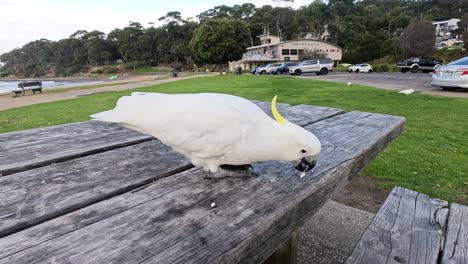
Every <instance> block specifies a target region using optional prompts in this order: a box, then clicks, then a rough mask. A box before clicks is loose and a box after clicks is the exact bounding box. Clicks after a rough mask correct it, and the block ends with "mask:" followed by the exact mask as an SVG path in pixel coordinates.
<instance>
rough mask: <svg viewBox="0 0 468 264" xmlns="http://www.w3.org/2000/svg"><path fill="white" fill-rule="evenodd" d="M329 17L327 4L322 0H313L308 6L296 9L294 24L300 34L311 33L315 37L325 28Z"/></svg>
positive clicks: (329, 19)
mask: <svg viewBox="0 0 468 264" xmlns="http://www.w3.org/2000/svg"><path fill="white" fill-rule="evenodd" d="M331 19H332V18H331V15H330V10H329V8H328V6H327V4H326V3H324V2H323V1H322V0H315V1H313V2H312V3H310V4H309V5H308V6H303V7H301V8H299V9H298V10H297V11H296V17H295V20H296V22H295V24H296V25H297V26H298V30H299V34H300V35H301V36H305V35H306V34H307V33H311V34H313V35H314V36H316V37H320V36H321V35H322V33H323V31H324V29H325V25H326V24H328V23H329V22H330V21H331Z"/></svg>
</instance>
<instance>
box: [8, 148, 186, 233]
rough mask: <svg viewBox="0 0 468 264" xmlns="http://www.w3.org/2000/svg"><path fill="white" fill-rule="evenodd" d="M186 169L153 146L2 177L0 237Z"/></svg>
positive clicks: (169, 153)
mask: <svg viewBox="0 0 468 264" xmlns="http://www.w3.org/2000/svg"><path fill="white" fill-rule="evenodd" d="M190 167H191V165H190V162H189V161H188V159H186V158H184V157H183V156H182V155H181V154H178V153H176V152H174V151H172V150H171V149H170V148H169V147H167V146H165V145H163V144H162V143H161V142H159V141H157V140H153V141H150V142H144V143H140V144H137V145H133V146H129V147H126V148H120V149H115V150H111V151H107V152H104V153H99V154H96V155H91V156H87V157H83V158H79V159H74V160H69V161H66V162H62V163H57V164H53V165H50V166H46V167H42V168H37V169H33V170H29V171H24V172H20V173H17V174H14V175H10V176H6V177H1V178H0V201H1V203H0V237H3V236H5V235H8V234H11V233H13V232H16V231H18V230H21V229H24V228H27V227H29V226H32V225H35V224H38V223H40V222H42V221H45V220H48V219H51V218H54V217H57V216H60V215H63V214H66V213H68V212H71V211H74V210H76V209H78V208H82V207H84V206H88V205H90V204H93V203H95V202H97V201H101V200H104V199H108V198H110V197H112V196H115V195H118V194H121V193H123V192H125V191H128V190H130V189H134V188H137V187H140V186H142V185H144V184H148V183H149V182H152V181H154V180H157V179H159V178H162V177H165V176H168V175H171V174H174V173H176V172H179V171H181V170H183V169H187V168H190ZM129 172H131V173H129Z"/></svg>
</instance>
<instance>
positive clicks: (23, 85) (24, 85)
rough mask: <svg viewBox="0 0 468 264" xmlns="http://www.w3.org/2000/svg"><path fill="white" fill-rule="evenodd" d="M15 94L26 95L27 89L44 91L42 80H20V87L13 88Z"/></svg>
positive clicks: (34, 91)
mask: <svg viewBox="0 0 468 264" xmlns="http://www.w3.org/2000/svg"><path fill="white" fill-rule="evenodd" d="M11 91H12V92H13V93H14V94H15V95H18V94H22V95H25V94H26V91H32V92H33V93H36V92H40V93H42V82H20V83H18V89H15V90H11Z"/></svg>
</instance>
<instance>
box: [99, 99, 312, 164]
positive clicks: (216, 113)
mask: <svg viewBox="0 0 468 264" xmlns="http://www.w3.org/2000/svg"><path fill="white" fill-rule="evenodd" d="M91 117H92V118H93V119H95V120H99V121H104V122H113V123H119V124H121V125H123V126H125V127H128V128H130V129H134V130H136V131H139V132H142V133H145V134H149V135H152V136H154V137H156V138H158V139H159V140H161V142H163V143H164V144H166V145H169V146H171V147H172V148H173V149H174V150H175V151H177V152H180V153H182V154H184V155H186V156H187V157H189V158H191V160H192V163H193V164H194V165H195V166H197V167H202V168H204V169H205V170H209V171H211V172H216V170H217V168H218V167H219V166H220V165H222V164H229V165H242V164H249V163H252V162H256V161H267V160H296V159H299V158H301V155H304V154H301V153H300V149H301V148H307V149H308V150H309V151H308V155H317V154H318V153H319V152H320V142H319V141H318V139H317V138H316V137H315V136H314V135H313V134H312V133H311V132H309V131H307V130H305V129H303V128H301V127H299V126H297V125H295V124H292V123H289V122H288V121H286V124H285V125H280V124H278V123H277V122H276V121H274V120H273V119H271V118H270V117H269V116H268V115H267V114H265V112H263V110H261V109H260V108H259V107H258V106H257V105H255V104H254V103H252V102H251V101H249V100H246V99H243V98H241V97H237V96H232V95H226V94H209V93H205V94H173V95H171V94H161V93H141V92H138V93H132V94H131V96H124V97H121V98H120V99H119V100H118V102H117V104H116V107H115V108H114V109H113V110H109V111H105V112H101V113H97V114H94V115H92V116H91Z"/></svg>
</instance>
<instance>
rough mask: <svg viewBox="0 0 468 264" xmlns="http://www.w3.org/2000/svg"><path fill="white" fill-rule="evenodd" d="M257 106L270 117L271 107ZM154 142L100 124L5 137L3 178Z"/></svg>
mask: <svg viewBox="0 0 468 264" xmlns="http://www.w3.org/2000/svg"><path fill="white" fill-rule="evenodd" d="M255 103H257V104H258V105H259V106H261V108H262V109H264V110H265V111H266V113H267V114H269V115H271V110H270V103H266V102H260V101H255ZM280 111H282V112H281V114H282V115H283V116H284V117H285V118H287V119H288V120H290V121H291V122H295V123H297V124H298V125H302V126H304V125H307V124H311V123H314V122H317V121H319V120H322V119H325V118H328V117H332V116H335V115H337V114H341V113H343V111H342V110H340V109H335V108H328V107H318V106H294V107H289V106H288V105H286V104H281V108H280ZM301 116H302V117H304V116H306V118H302V117H301ZM151 139H152V137H151V136H148V135H143V134H141V133H138V132H135V131H132V130H129V129H126V128H124V127H122V126H119V125H117V124H110V123H104V122H98V121H86V122H79V123H73V124H67V125H60V126H51V127H45V128H37V129H30V130H24V131H18V132H12V133H4V134H0V176H2V175H8V174H12V173H15V172H20V171H24V170H28V169H31V168H36V167H40V166H44V165H48V164H51V163H53V162H59V161H63V160H69V159H73V158H78V157H82V156H85V155H89V154H93V153H98V152H102V151H105V150H109V149H113V148H118V147H122V146H127V145H132V144H136V143H139V142H143V141H148V140H151Z"/></svg>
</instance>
